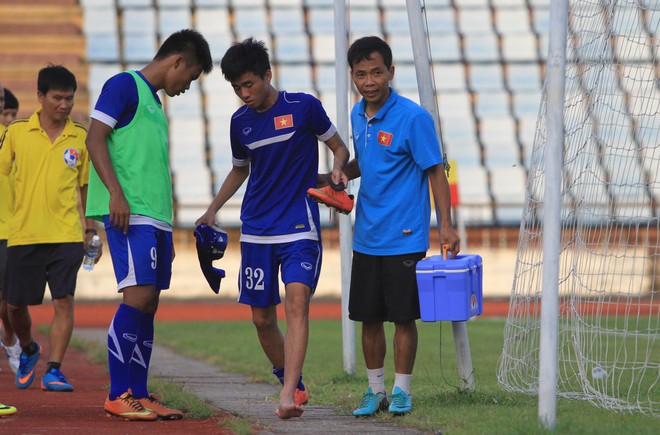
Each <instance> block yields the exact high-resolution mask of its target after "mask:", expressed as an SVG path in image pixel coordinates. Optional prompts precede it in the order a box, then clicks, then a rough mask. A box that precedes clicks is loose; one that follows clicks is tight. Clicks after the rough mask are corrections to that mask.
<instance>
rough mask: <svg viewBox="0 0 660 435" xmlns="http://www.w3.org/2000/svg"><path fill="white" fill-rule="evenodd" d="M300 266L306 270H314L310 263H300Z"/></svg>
mask: <svg viewBox="0 0 660 435" xmlns="http://www.w3.org/2000/svg"><path fill="white" fill-rule="evenodd" d="M300 265H301V266H302V268H303V269H305V270H312V265H311V264H310V263H307V262H304V263H300Z"/></svg>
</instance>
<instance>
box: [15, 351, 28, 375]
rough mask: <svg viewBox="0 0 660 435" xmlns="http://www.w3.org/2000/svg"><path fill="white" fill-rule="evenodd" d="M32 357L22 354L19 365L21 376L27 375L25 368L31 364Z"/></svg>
mask: <svg viewBox="0 0 660 435" xmlns="http://www.w3.org/2000/svg"><path fill="white" fill-rule="evenodd" d="M29 359H30V357H28V356H27V355H25V354H24V353H21V356H20V357H19V363H18V371H19V373H20V375H21V376H23V375H25V374H26V372H25V368H26V366H27V363H28V362H29Z"/></svg>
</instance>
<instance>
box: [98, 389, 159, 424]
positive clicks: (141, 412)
mask: <svg viewBox="0 0 660 435" xmlns="http://www.w3.org/2000/svg"><path fill="white" fill-rule="evenodd" d="M103 408H104V409H105V412H106V413H107V414H108V416H112V415H114V416H115V417H123V418H125V419H126V420H129V421H155V420H158V416H157V415H156V414H155V413H153V412H151V411H148V410H146V409H145V408H144V406H142V403H140V401H139V400H138V399H136V398H135V397H134V396H133V394H131V390H130V389H129V390H128V391H127V392H125V393H124V394H122V395H121V396H119V397H117V398H116V399H115V400H110V396H108V397H107V398H106V399H105V405H104V406H103Z"/></svg>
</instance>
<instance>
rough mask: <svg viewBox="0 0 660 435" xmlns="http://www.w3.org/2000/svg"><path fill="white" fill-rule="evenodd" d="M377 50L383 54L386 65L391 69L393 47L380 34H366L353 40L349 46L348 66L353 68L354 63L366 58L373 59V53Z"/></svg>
mask: <svg viewBox="0 0 660 435" xmlns="http://www.w3.org/2000/svg"><path fill="white" fill-rule="evenodd" d="M374 51H377V52H378V53H380V54H381V56H383V60H384V61H385V66H386V67H387V69H390V67H391V66H392V49H391V48H390V46H389V45H387V42H385V41H383V40H382V39H380V38H379V37H378V36H365V37H364V38H360V39H358V40H356V41H355V42H353V43H352V44H351V46H350V47H349V48H348V54H347V57H348V66H349V67H351V69H353V65H355V64H356V63H358V62H360V61H363V60H365V59H371V53H373V52H374Z"/></svg>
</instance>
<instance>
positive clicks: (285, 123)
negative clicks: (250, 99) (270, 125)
mask: <svg viewBox="0 0 660 435" xmlns="http://www.w3.org/2000/svg"><path fill="white" fill-rule="evenodd" d="M273 120H274V121H275V130H282V129H283V128H291V127H293V115H282V116H276V117H275V118H274V119H273Z"/></svg>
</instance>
